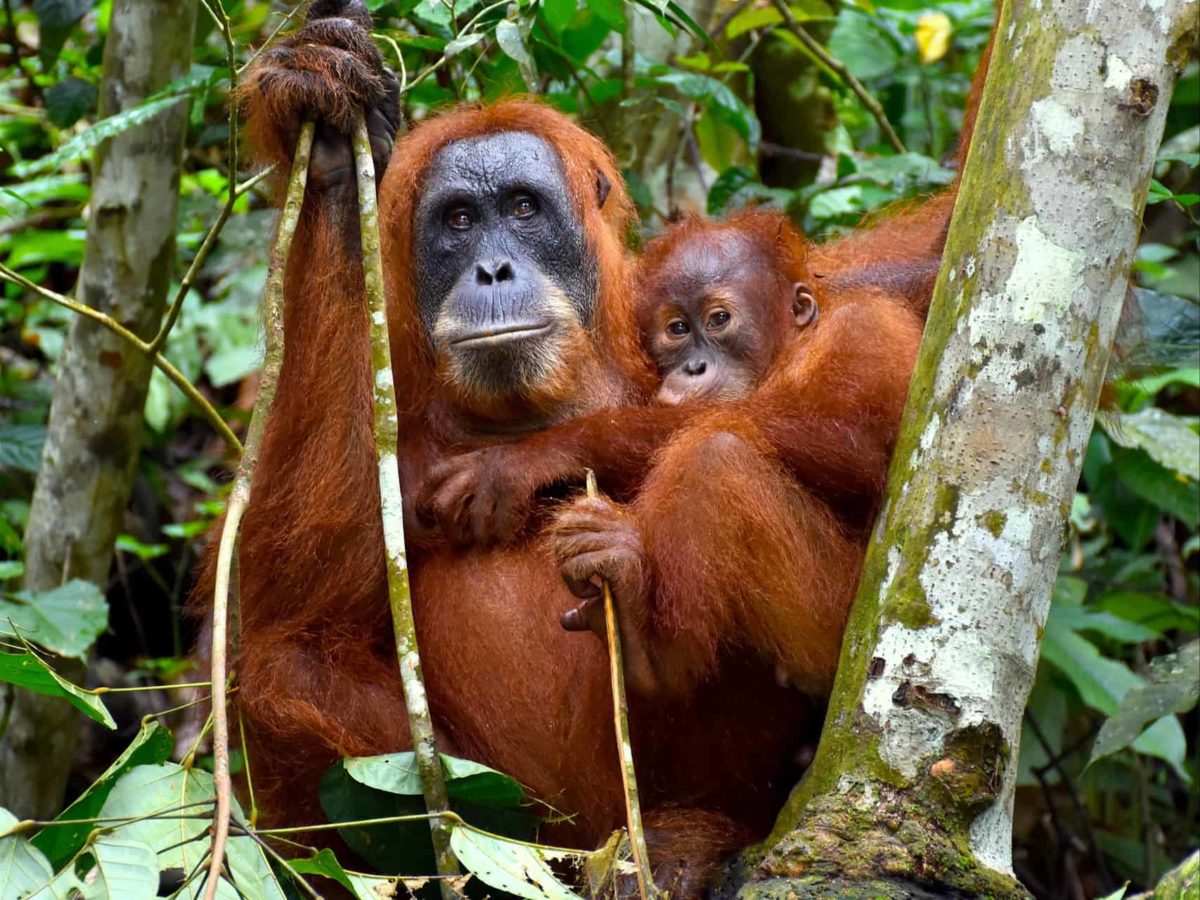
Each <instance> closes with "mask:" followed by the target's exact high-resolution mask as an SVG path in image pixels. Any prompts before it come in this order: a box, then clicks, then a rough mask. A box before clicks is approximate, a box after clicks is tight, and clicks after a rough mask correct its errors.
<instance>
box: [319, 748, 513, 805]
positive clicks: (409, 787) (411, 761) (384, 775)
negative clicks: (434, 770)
mask: <svg viewBox="0 0 1200 900" xmlns="http://www.w3.org/2000/svg"><path fill="white" fill-rule="evenodd" d="M441 760H442V773H443V775H444V776H445V778H446V792H447V793H448V794H449V795H450V797H451V798H452V799H456V800H465V801H467V802H470V803H478V804H482V805H485V806H496V807H500V808H505V809H520V808H521V807H522V806H523V805H525V804H526V803H527V802H528V799H527V798H526V796H525V791H524V790H523V789H522V787H521V785H520V784H519V783H518V782H517V780H516V779H515V778H512V777H510V776H508V775H505V774H504V773H502V772H497V771H496V770H495V769H492V768H489V767H488V766H485V765H483V763H477V762H475V761H473V760H470V759H458V758H456V757H453V756H446V755H445V754H441ZM342 765H344V766H345V768H346V774H348V775H349V776H350V777H351V778H353V779H354V780H355V781H357V782H358V783H359V784H363V785H366V786H367V787H371V788H375V789H376V790H380V791H386V792H388V793H389V794H403V795H407V796H410V797H420V796H422V795H423V794H422V790H421V772H420V770H419V769H418V768H417V758H416V754H415V753H413V752H411V751H406V752H404V753H386V754H383V755H382V756H361V757H357V758H354V759H347V760H344V761H343V763H342Z"/></svg>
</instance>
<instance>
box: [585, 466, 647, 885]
mask: <svg viewBox="0 0 1200 900" xmlns="http://www.w3.org/2000/svg"><path fill="white" fill-rule="evenodd" d="M599 493H600V492H599V490H598V489H597V487H596V473H595V472H593V471H592V470H591V469H588V473H587V495H588V496H589V497H596V496H599ZM600 590H601V592H602V594H603V597H604V633H605V636H606V637H607V638H608V672H609V677H610V681H611V684H612V700H613V726H614V728H615V730H616V733H617V756H618V757H619V758H620V760H621V787H622V788H623V789H624V791H625V814H626V820H627V822H628V826H629V850H630V853H631V854H632V856H633V865H634V868H635V869H636V870H637V882H638V894H639V895H640V896H641V898H642V900H649V898H652V897H656V896H657V895H658V889H657V888H656V887H655V886H654V873H653V872H651V871H650V857H649V855H648V854H647V853H646V832H645V830H644V829H643V828H642V806H641V801H640V800H639V798H638V786H637V773H636V772H635V771H634V768H633V745H632V743H631V742H630V740H629V700H628V698H627V697H626V695H625V667H624V665H623V662H622V661H623V659H624V657H623V656H622V655H621V632H620V630H619V629H618V627H617V610H616V605H615V604H614V603H613V596H612V588H610V587H609V585H608V582H607V581H605V582H603V583H602V584H601V586H600Z"/></svg>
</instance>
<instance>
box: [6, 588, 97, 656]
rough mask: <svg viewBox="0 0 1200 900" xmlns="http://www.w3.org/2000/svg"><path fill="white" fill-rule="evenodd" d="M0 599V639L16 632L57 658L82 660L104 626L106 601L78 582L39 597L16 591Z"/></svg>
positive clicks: (95, 590)
mask: <svg viewBox="0 0 1200 900" xmlns="http://www.w3.org/2000/svg"><path fill="white" fill-rule="evenodd" d="M9 596H11V597H12V599H11V600H4V599H0V635H9V636H15V635H16V634H17V633H18V632H20V634H21V635H22V636H23V637H25V638H28V639H29V640H31V641H33V642H34V643H36V644H38V645H39V646H42V647H45V648H46V649H47V650H49V651H51V652H53V653H57V654H59V655H60V656H73V657H75V658H76V659H83V657H84V655H85V654H86V653H87V651H88V648H89V647H91V646H92V644H93V643H94V642H95V640H96V638H97V637H99V636H100V633H101V632H102V631H104V629H105V627H106V626H107V625H108V601H107V600H106V599H105V598H104V594H102V593H101V592H100V589H99V588H98V587H96V586H95V585H94V584H92V583H91V582H90V581H82V580H80V579H78V578H76V579H73V580H72V581H68V582H67V583H66V584H64V585H62V586H61V587H56V588H52V589H51V590H48V591H43V592H41V593H34V592H32V591H18V592H16V593H14V594H11V595H9Z"/></svg>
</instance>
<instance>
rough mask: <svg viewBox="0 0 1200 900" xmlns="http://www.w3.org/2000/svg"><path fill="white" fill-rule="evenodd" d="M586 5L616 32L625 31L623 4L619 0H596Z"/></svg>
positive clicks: (621, 32)
mask: <svg viewBox="0 0 1200 900" xmlns="http://www.w3.org/2000/svg"><path fill="white" fill-rule="evenodd" d="M587 7H588V10H589V11H591V12H593V13H595V14H596V17H597V18H599V19H600V21H601V22H603V23H604V24H605V25H607V26H608V27H609V28H611V29H612V30H613V31H615V32H617V33H618V34H624V33H625V27H626V21H625V4H623V3H622V2H621V0H598V2H590V3H588V4H587Z"/></svg>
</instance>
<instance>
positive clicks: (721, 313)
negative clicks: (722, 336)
mask: <svg viewBox="0 0 1200 900" xmlns="http://www.w3.org/2000/svg"><path fill="white" fill-rule="evenodd" d="M730 318H731V317H730V315H729V313H728V312H726V311H725V310H723V309H715V310H713V311H712V313H711V314H710V315H709V317H708V327H709V328H711V329H714V330H715V329H717V328H724V327H725V326H726V325H728V324H729V320H730Z"/></svg>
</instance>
